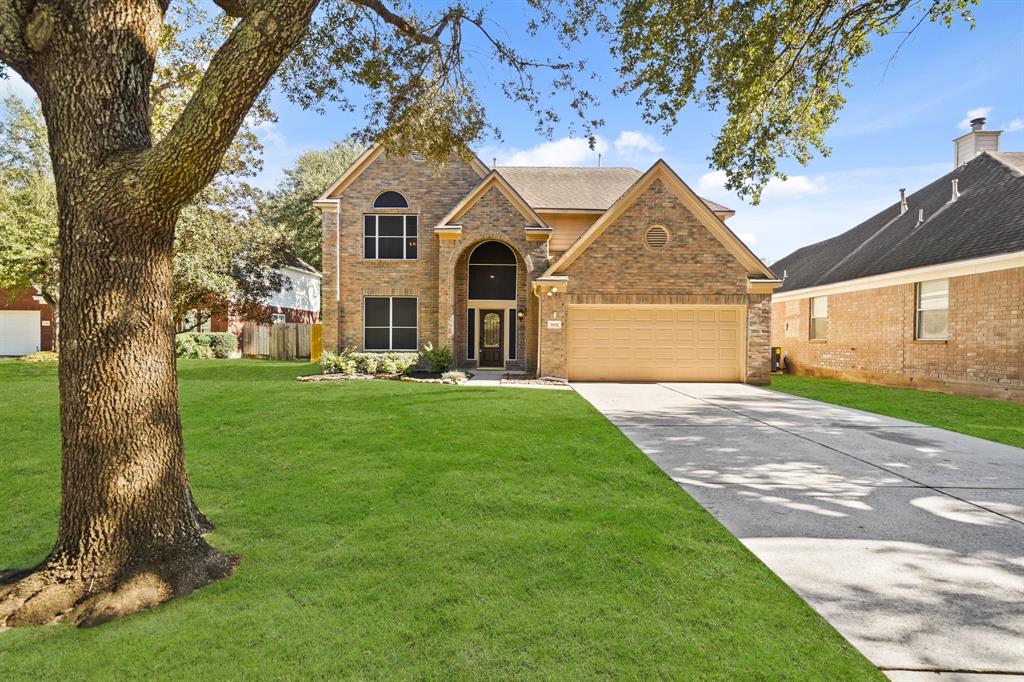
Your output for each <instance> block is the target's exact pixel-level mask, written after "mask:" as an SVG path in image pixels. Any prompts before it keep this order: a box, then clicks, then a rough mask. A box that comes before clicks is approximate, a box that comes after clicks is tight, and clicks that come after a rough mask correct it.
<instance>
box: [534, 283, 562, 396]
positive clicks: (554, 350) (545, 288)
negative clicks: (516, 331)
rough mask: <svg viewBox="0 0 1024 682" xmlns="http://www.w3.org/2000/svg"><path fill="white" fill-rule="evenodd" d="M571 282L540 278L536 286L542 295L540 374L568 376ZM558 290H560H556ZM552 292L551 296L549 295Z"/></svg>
mask: <svg viewBox="0 0 1024 682" xmlns="http://www.w3.org/2000/svg"><path fill="white" fill-rule="evenodd" d="M568 288H569V282H568V281H566V280H561V281H548V280H541V281H538V282H537V285H536V287H535V291H536V293H537V294H538V295H539V301H538V305H537V310H538V320H537V324H538V327H539V329H538V332H537V333H538V336H539V339H540V343H539V344H538V345H539V346H540V363H539V366H538V368H537V375H538V376H551V377H559V378H561V379H565V378H567V377H568V376H569V372H568V364H567V355H566V346H567V335H568V333H569V325H568V320H567V319H566V318H567V315H568V312H569V304H568V297H567V296H566V293H567V291H568ZM556 289H557V291H555V290H556ZM549 293H550V294H551V295H550V296H549V295H548V294H549Z"/></svg>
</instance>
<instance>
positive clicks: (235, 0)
mask: <svg viewBox="0 0 1024 682" xmlns="http://www.w3.org/2000/svg"><path fill="white" fill-rule="evenodd" d="M213 4H215V5H217V7H220V8H221V9H222V10H224V14H227V15H228V16H229V17H238V18H242V17H244V16H248V14H249V10H250V7H249V5H250V3H249V2H247V1H246V0H213Z"/></svg>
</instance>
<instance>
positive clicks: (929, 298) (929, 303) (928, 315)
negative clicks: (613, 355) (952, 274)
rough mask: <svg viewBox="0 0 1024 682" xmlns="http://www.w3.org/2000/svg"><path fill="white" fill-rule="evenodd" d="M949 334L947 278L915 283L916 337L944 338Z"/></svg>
mask: <svg viewBox="0 0 1024 682" xmlns="http://www.w3.org/2000/svg"><path fill="white" fill-rule="evenodd" d="M948 336H949V280H948V279H933V280H929V281H927V282H918V283H917V338H919V339H939V340H942V339H946V338H947V337H948Z"/></svg>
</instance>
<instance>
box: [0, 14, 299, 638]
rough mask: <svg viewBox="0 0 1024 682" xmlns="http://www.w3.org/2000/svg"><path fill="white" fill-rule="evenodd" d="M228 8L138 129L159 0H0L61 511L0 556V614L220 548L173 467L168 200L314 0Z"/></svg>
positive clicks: (109, 613) (61, 612)
mask: <svg viewBox="0 0 1024 682" xmlns="http://www.w3.org/2000/svg"><path fill="white" fill-rule="evenodd" d="M218 4H221V5H222V6H224V7H225V8H227V9H229V10H230V11H232V12H234V13H237V14H239V15H240V16H242V17H243V18H242V20H241V21H240V22H239V24H238V25H237V26H236V27H235V29H234V30H233V32H232V34H231V36H230V37H229V38H228V39H227V41H225V43H224V45H223V46H221V48H220V49H219V50H218V52H217V54H216V55H215V56H214V58H213V59H212V60H211V62H210V64H209V65H208V67H207V69H206V74H205V76H204V78H203V80H202V82H201V83H200V85H199V87H198V89H197V91H196V93H195V94H194V96H193V97H192V99H191V100H190V101H189V103H188V105H187V106H186V107H185V110H184V111H183V112H182V114H181V116H180V117H179V119H178V121H177V122H176V123H175V125H174V126H173V127H172V129H171V131H170V132H169V133H168V134H167V136H166V137H165V138H164V139H163V140H162V141H161V142H160V143H159V144H158V145H156V146H154V145H153V143H152V138H151V134H150V120H149V117H150V106H149V87H150V81H151V79H152V75H153V66H154V62H155V58H156V50H157V46H158V42H159V37H160V29H161V25H162V23H163V18H164V17H163V13H164V10H165V7H166V2H163V1H162V0H118V1H115V0H76V2H63V3H58V2H52V3H51V2H39V3H35V2H29V1H28V0H14V1H13V2H11V1H8V2H6V3H5V2H2V1H0V19H3V23H0V57H3V59H4V60H5V61H6V62H7V63H8V64H11V65H13V66H14V67H15V68H16V69H18V71H19V72H20V73H21V74H22V76H23V77H24V78H25V80H27V81H28V82H29V83H30V84H31V85H32V87H33V88H34V89H35V91H36V93H37V94H38V95H39V99H40V101H41V102H42V107H43V115H44V116H45V118H46V124H47V132H48V134H49V142H50V155H51V157H52V160H53V168H54V178H55V180H56V185H57V201H58V205H59V220H60V237H59V246H60V260H61V262H60V280H61V281H60V287H59V288H60V304H61V310H60V315H61V325H60V330H59V336H60V348H61V357H60V365H59V376H60V402H61V431H62V442H61V454H62V466H61V511H60V526H59V529H58V535H57V542H56V544H55V545H54V547H53V550H52V551H51V553H50V555H49V556H48V557H47V558H46V560H45V561H43V563H42V564H40V565H39V566H37V567H36V568H34V569H30V570H27V571H8V572H6V573H0V628H3V627H4V626H14V625H31V624H42V623H50V622H54V621H58V620H68V621H71V622H74V623H78V624H80V625H93V624H96V623H101V622H104V621H107V620H110V619H112V618H116V617H118V616H121V615H124V614H126V613H131V612H133V611H137V610H139V609H142V608H146V607H148V606H152V605H154V604H157V603H160V602H162V601H165V600H167V599H170V598H171V597H174V596H178V595H182V594H187V593H189V592H191V591H192V590H194V589H195V588H197V587H200V586H202V585H204V584H206V583H208V582H210V581H212V580H216V579H218V578H221V577H224V576H226V575H229V574H230V573H231V572H232V571H233V570H234V569H235V566H236V565H237V563H238V559H237V557H230V556H226V555H224V554H221V553H220V552H218V551H216V550H215V549H213V548H212V547H211V546H210V545H209V544H207V543H206V541H205V540H204V539H203V533H204V531H206V530H208V529H209V522H208V521H206V519H205V517H203V515H202V513H201V512H200V511H199V509H198V507H197V506H196V504H195V501H194V499H193V497H192V492H191V490H190V488H189V482H188V476H187V475H186V473H185V458H184V453H183V448H182V438H181V423H180V419H179V416H178V386H177V376H176V374H175V360H174V327H173V325H174V320H173V317H174V315H173V305H172V281H171V278H172V271H173V261H172V248H173V244H174V226H175V222H176V220H177V218H178V212H179V211H180V210H181V207H182V206H184V205H185V204H186V203H187V202H188V201H189V200H190V199H191V198H192V197H193V196H194V195H195V194H196V193H197V192H198V191H199V190H200V189H201V188H202V187H203V186H205V185H206V184H207V183H208V182H209V181H210V180H211V179H212V178H213V175H214V173H215V172H216V170H217V168H218V166H219V165H220V163H221V160H222V159H223V155H224V152H225V150H226V149H227V147H228V145H229V144H230V143H231V140H232V139H233V138H234V136H235V134H236V133H237V132H238V128H239V126H240V125H241V123H242V121H243V119H244V117H245V115H246V112H248V110H249V108H250V107H251V106H252V103H253V101H254V100H255V99H256V97H257V96H258V95H259V93H260V92H261V91H262V90H263V88H264V87H266V84H267V82H268V81H269V79H270V78H271V76H272V75H273V73H274V71H275V70H276V69H277V67H278V66H279V65H280V63H281V61H282V60H283V59H284V57H285V56H286V55H287V54H288V53H289V52H290V51H291V50H292V49H293V48H294V47H295V45H296V44H297V43H298V41H299V40H300V39H301V37H302V35H303V34H304V33H305V29H306V26H307V25H308V21H309V18H310V15H311V13H312V11H313V9H314V7H315V6H316V0H244V2H226V1H224V2H219V3H218Z"/></svg>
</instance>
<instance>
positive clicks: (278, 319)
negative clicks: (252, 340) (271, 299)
mask: <svg viewBox="0 0 1024 682" xmlns="http://www.w3.org/2000/svg"><path fill="white" fill-rule="evenodd" d="M287 319H288V318H287V317H286V316H285V314H284V313H271V314H270V323H271V324H284V322H285V321H286V320H287Z"/></svg>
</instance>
